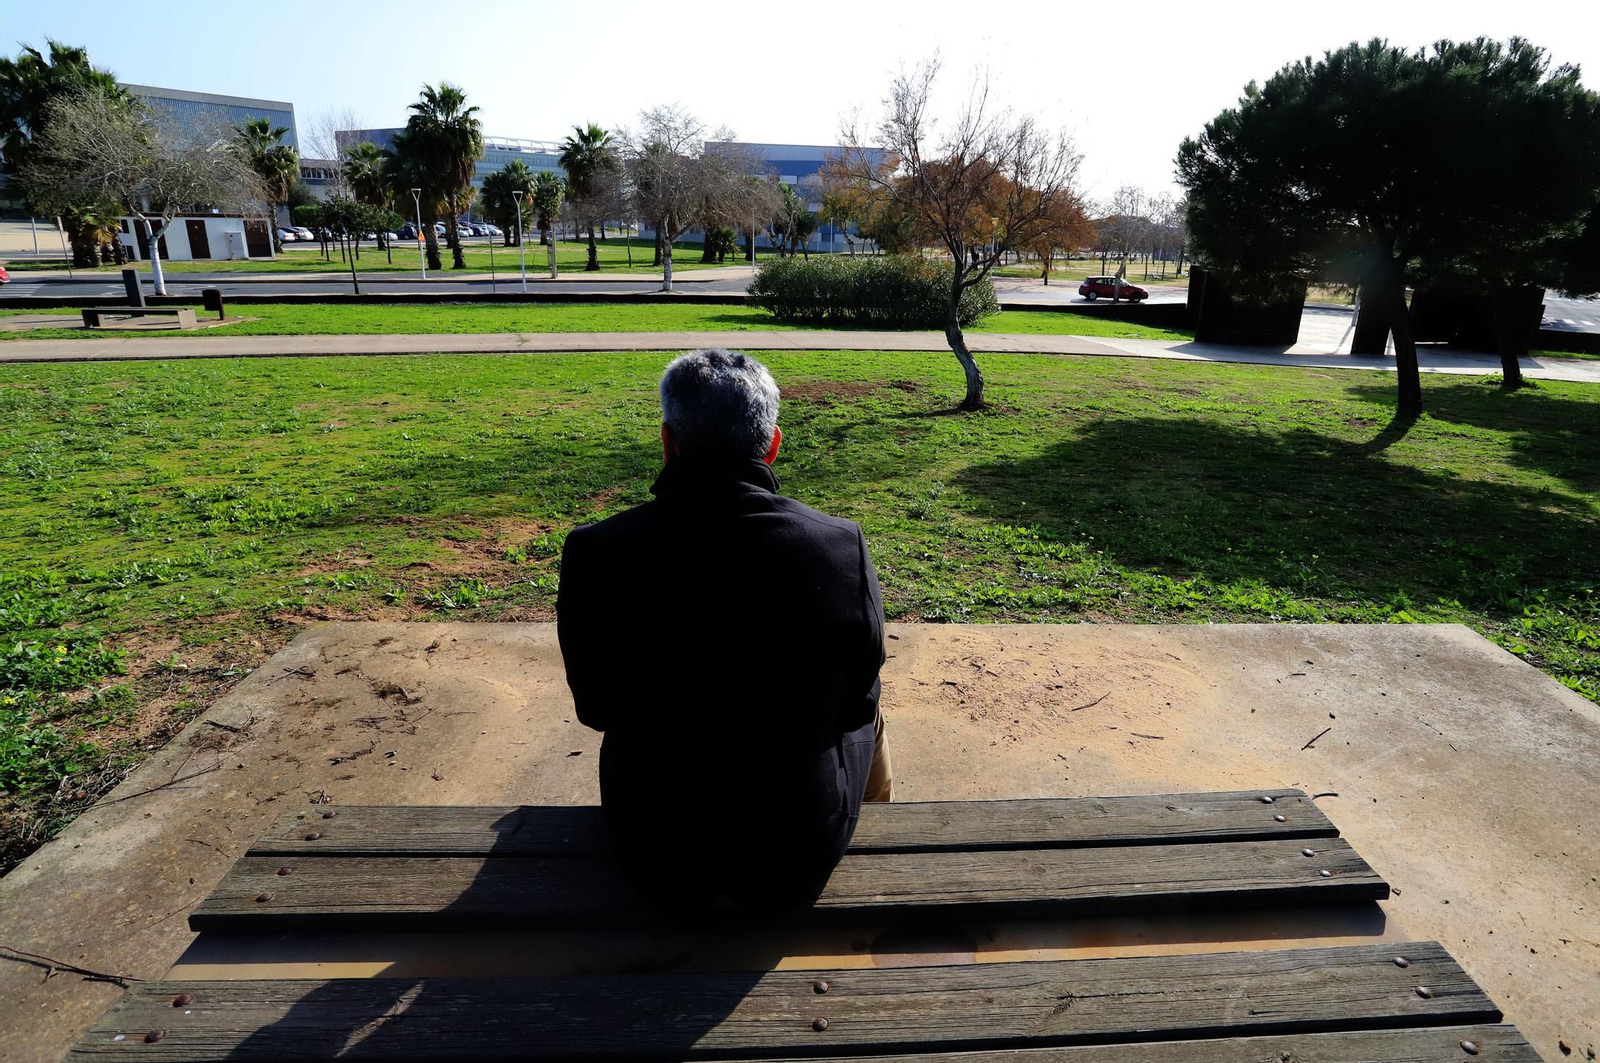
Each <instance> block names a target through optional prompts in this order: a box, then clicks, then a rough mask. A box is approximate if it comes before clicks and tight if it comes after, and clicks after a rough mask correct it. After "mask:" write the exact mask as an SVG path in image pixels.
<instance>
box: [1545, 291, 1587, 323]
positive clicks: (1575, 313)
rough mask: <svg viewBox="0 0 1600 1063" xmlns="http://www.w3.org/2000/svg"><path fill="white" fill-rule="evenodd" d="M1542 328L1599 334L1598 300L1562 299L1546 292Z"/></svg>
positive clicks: (1553, 293)
mask: <svg viewBox="0 0 1600 1063" xmlns="http://www.w3.org/2000/svg"><path fill="white" fill-rule="evenodd" d="M1544 327H1545V328H1553V329H1561V330H1562V331H1564V332H1600V299H1596V298H1594V297H1593V296H1591V297H1589V298H1587V299H1564V298H1562V297H1561V296H1559V295H1557V294H1556V293H1555V292H1546V293H1545V297H1544Z"/></svg>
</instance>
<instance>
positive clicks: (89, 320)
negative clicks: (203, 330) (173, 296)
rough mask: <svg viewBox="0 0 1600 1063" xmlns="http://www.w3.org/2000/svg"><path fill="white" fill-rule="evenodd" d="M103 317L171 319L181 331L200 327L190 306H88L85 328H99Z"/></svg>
mask: <svg viewBox="0 0 1600 1063" xmlns="http://www.w3.org/2000/svg"><path fill="white" fill-rule="evenodd" d="M102 317H170V318H174V319H175V320H176V321H177V323H178V327H179V328H180V329H191V328H196V327H198V326H197V324H196V321H195V316H194V308H193V307H188V306H86V307H84V308H83V327H84V328H99V327H100V319H101V318H102Z"/></svg>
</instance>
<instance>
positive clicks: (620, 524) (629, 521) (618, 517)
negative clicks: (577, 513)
mask: <svg viewBox="0 0 1600 1063" xmlns="http://www.w3.org/2000/svg"><path fill="white" fill-rule="evenodd" d="M658 510H659V503H657V502H656V501H655V500H654V499H652V500H651V501H649V502H644V503H641V504H640V505H637V506H634V507H633V508H631V509H625V510H623V511H622V512H620V513H613V514H611V516H609V517H607V518H606V519H605V520H598V521H595V522H594V523H593V524H580V525H578V526H577V527H576V528H573V529H572V530H571V531H570V532H568V533H567V540H566V541H567V542H568V543H571V542H572V541H573V540H574V539H577V540H579V541H580V542H581V543H584V544H587V543H592V542H593V543H598V542H606V541H608V540H611V539H615V538H618V537H626V536H628V535H630V534H635V533H638V532H641V531H645V530H647V529H649V527H650V525H651V524H652V523H653V522H654V521H655V520H656V519H657V515H658Z"/></svg>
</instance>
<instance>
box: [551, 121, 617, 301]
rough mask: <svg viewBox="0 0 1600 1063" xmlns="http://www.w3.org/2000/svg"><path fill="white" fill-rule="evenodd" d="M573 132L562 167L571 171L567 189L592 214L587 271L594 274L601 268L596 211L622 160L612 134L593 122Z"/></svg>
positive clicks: (563, 146)
mask: <svg viewBox="0 0 1600 1063" xmlns="http://www.w3.org/2000/svg"><path fill="white" fill-rule="evenodd" d="M572 132H573V135H572V136H570V137H568V138H567V139H566V140H564V141H563V142H562V144H561V167H562V169H564V170H566V171H567V186H568V187H569V188H570V189H571V191H572V196H573V198H574V199H576V200H578V201H579V203H581V204H582V205H583V208H584V212H585V213H586V214H588V215H589V261H588V264H587V265H585V266H584V267H583V268H584V269H585V270H586V271H589V272H593V271H594V270H598V269H599V268H600V255H599V252H598V251H597V250H596V249H595V246H594V211H595V210H596V209H597V204H598V202H599V200H600V199H601V194H602V193H603V192H604V190H605V186H606V185H607V184H608V183H609V182H610V180H611V179H612V178H613V177H614V176H615V175H616V174H617V173H618V172H619V171H620V170H621V169H622V159H621V157H620V156H618V154H617V148H616V145H615V144H614V143H613V142H612V139H611V134H610V133H608V132H606V131H605V130H604V129H601V128H600V127H599V126H598V125H595V124H594V123H593V122H590V123H589V125H588V127H587V128H585V127H583V126H573V127H572ZM602 221H603V219H602Z"/></svg>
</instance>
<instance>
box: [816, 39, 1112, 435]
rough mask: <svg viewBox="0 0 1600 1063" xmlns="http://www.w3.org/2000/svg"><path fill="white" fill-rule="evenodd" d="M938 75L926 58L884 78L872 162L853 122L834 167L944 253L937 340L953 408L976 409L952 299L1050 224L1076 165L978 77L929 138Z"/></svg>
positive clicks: (1064, 145)
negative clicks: (946, 271)
mask: <svg viewBox="0 0 1600 1063" xmlns="http://www.w3.org/2000/svg"><path fill="white" fill-rule="evenodd" d="M938 73H939V60H938V59H937V57H936V58H934V59H933V60H931V61H929V62H927V63H924V64H922V65H921V66H919V67H917V68H916V69H915V70H913V71H911V72H910V73H901V74H900V75H899V76H898V77H896V78H895V79H894V82H893V83H892V85H891V87H890V90H889V96H888V98H887V99H886V100H884V110H885V113H884V115H883V116H882V119H881V121H880V123H879V126H878V132H877V137H876V139H877V142H878V144H879V145H880V146H881V149H882V153H881V154H880V152H879V151H877V150H874V149H872V148H868V147H867V146H866V145H867V143H868V138H867V136H865V135H864V131H863V130H862V129H861V128H859V127H858V124H857V122H855V121H850V122H847V123H846V127H845V129H844V130H843V134H842V142H843V144H844V145H845V147H844V151H843V158H842V159H841V160H840V166H841V167H842V168H843V171H844V172H845V173H848V174H850V175H852V176H853V177H854V179H855V180H856V181H857V182H859V183H861V184H864V185H866V186H868V187H870V188H874V189H876V190H878V191H879V192H880V193H881V195H882V198H883V200H884V201H886V202H887V203H888V204H889V205H891V206H892V207H893V208H895V209H896V210H897V211H898V212H899V213H901V214H902V215H905V216H908V217H910V218H911V219H912V220H913V221H914V223H915V225H916V227H917V228H918V230H920V231H925V232H927V233H930V234H931V235H932V236H933V237H934V239H936V240H937V241H938V242H939V243H940V244H941V245H943V247H944V249H945V251H947V252H948V253H949V255H950V258H951V262H952V265H953V267H954V268H953V271H952V273H951V282H950V293H949V298H948V300H947V301H946V306H945V327H944V334H945V339H946V340H947V341H948V342H949V344H950V349H951V350H952V351H954V352H955V356H956V360H957V361H959V362H960V363H961V368H962V371H963V372H964V373H965V374H966V385H967V386H966V396H965V397H964V398H963V399H962V401H961V408H962V409H964V410H973V409H978V408H980V407H982V406H983V374H982V372H980V371H979V369H978V363H977V362H976V361H974V360H973V357H972V354H971V352H970V351H968V350H967V344H966V337H965V336H964V334H963V333H962V330H961V321H960V316H959V314H960V307H961V294H962V293H963V292H965V291H966V290H967V289H969V288H971V287H973V286H974V285H976V284H979V283H981V282H982V281H983V280H984V279H985V278H986V277H988V275H989V272H990V271H991V270H992V269H993V268H994V267H995V266H996V265H997V264H998V263H999V262H1000V260H1001V258H1002V256H1003V255H1004V254H1005V253H1006V252H1007V251H1009V250H1011V249H1013V248H1016V247H1024V246H1026V245H1027V244H1028V243H1029V242H1030V241H1031V240H1032V239H1033V238H1034V237H1035V236H1036V235H1037V234H1038V233H1039V231H1040V230H1041V228H1045V227H1049V226H1051V225H1053V224H1054V222H1053V221H1052V219H1053V217H1054V216H1055V212H1056V209H1057V207H1058V201H1059V200H1060V199H1061V198H1062V197H1064V196H1070V195H1071V194H1072V183H1073V180H1074V178H1075V177H1076V176H1077V172H1078V165H1079V162H1080V161H1081V158H1082V157H1081V156H1080V155H1079V154H1078V153H1077V152H1076V151H1074V150H1073V147H1072V142H1071V141H1070V140H1069V139H1068V137H1067V135H1066V134H1065V133H1059V132H1058V133H1051V132H1048V131H1046V130H1044V129H1042V128H1041V127H1040V126H1039V124H1038V123H1037V122H1036V121H1035V120H1034V119H1033V118H1032V117H1031V116H1028V115H1013V114H1011V113H1010V112H1009V111H1007V110H1006V109H1005V108H1003V107H1000V106H998V105H996V104H995V103H994V102H993V101H991V100H990V98H989V93H990V81H989V78H988V76H987V75H986V74H985V75H983V76H980V77H979V78H978V79H977V80H976V81H975V82H974V84H973V85H972V87H971V90H970V92H969V94H968V96H967V99H966V102H965V104H964V105H963V106H962V107H961V108H960V109H959V110H958V111H957V113H956V115H955V118H954V120H953V121H952V122H951V123H950V125H949V126H948V128H947V130H946V131H945V132H944V133H943V134H942V135H938V134H936V133H935V119H934V118H933V115H932V113H931V111H932V92H933V85H934V81H935V79H936V78H937V76H938Z"/></svg>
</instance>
